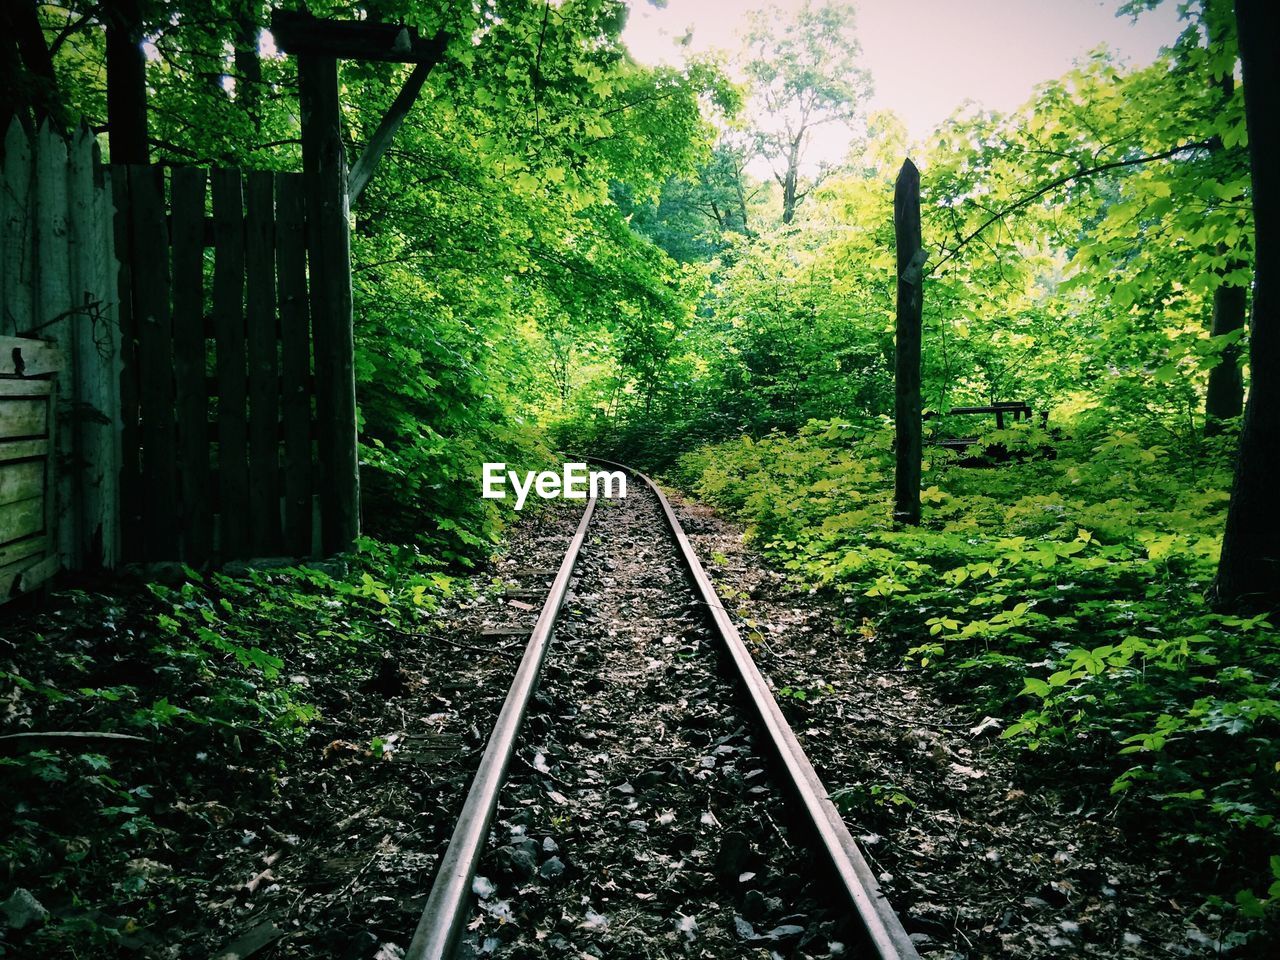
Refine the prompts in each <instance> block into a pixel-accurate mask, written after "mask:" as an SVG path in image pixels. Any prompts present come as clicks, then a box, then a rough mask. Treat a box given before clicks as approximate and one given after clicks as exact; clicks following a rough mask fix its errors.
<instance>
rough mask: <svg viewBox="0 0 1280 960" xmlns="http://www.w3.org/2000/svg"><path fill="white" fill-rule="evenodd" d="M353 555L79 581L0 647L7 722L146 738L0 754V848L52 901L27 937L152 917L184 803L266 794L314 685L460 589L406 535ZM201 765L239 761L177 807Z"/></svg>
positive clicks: (112, 937) (86, 931)
mask: <svg viewBox="0 0 1280 960" xmlns="http://www.w3.org/2000/svg"><path fill="white" fill-rule="evenodd" d="M350 563H351V568H350V571H349V572H346V573H343V574H342V575H340V576H336V577H335V576H332V575H330V573H328V572H326V571H325V570H322V569H317V568H313V567H299V568H280V569H273V570H261V571H252V572H249V573H247V574H245V575H244V576H241V577H232V576H227V575H225V574H213V575H211V576H208V577H200V576H199V575H197V574H196V573H195V572H194V571H190V570H188V571H186V576H185V578H184V579H183V580H182V582H180V583H176V584H168V585H165V584H158V583H152V584H148V585H147V586H146V589H145V590H140V591H138V592H137V593H136V594H135V595H134V596H133V597H132V598H131V599H130V600H129V601H127V603H121V602H120V601H113V600H112V599H111V598H108V597H105V596H101V595H97V594H87V593H74V594H71V595H69V596H67V597H66V598H65V601H64V602H63V604H62V605H61V606H60V607H59V609H58V610H57V611H56V613H54V614H51V616H50V618H49V621H48V622H49V623H50V624H51V625H52V628H53V629H56V631H57V634H56V636H54V635H51V636H33V635H30V634H24V635H21V636H13V637H12V641H13V642H12V643H11V644H8V643H7V644H3V645H2V646H0V692H2V693H3V696H4V697H5V702H6V706H7V709H8V712H9V715H10V717H11V718H13V719H21V720H23V721H24V722H25V723H27V724H30V725H32V726H34V727H35V728H37V729H44V730H59V729H61V730H93V731H101V732H107V733H128V734H133V735H140V736H143V737H145V738H146V739H147V740H148V741H149V743H148V744H147V745H146V746H145V747H112V749H111V751H110V755H106V754H104V753H99V752H95V751H92V750H86V751H85V752H83V753H79V754H77V753H74V752H63V751H59V752H54V751H53V750H50V749H36V750H30V751H27V752H24V753H19V754H16V755H13V756H5V757H0V798H2V799H0V861H3V862H4V863H6V864H7V870H8V876H9V878H10V882H11V884H12V885H13V886H25V887H28V888H30V889H33V890H37V891H39V892H40V894H39V895H40V899H41V900H42V902H44V903H45V904H46V905H48V906H49V907H50V908H51V909H52V908H54V907H59V908H60V909H59V910H58V916H57V919H55V920H54V921H51V922H50V923H49V924H48V925H46V926H45V927H44V928H43V929H41V930H40V931H39V932H38V933H37V934H35V936H34V939H31V938H28V939H27V940H25V941H24V949H28V950H31V951H32V952H33V955H44V954H43V953H41V951H42V950H43V951H47V953H48V955H53V954H55V953H61V952H72V951H75V950H80V951H81V952H82V953H83V952H85V951H88V952H89V953H92V954H93V955H97V954H98V953H99V952H100V949H105V946H104V945H106V944H109V943H112V944H114V943H117V942H118V938H119V937H120V935H121V934H122V933H127V932H128V929H126V928H129V929H132V928H136V927H137V926H143V925H146V923H147V922H148V919H149V918H150V917H151V916H152V913H153V911H154V910H155V909H156V904H155V901H154V899H153V898H152V896H151V891H150V888H151V886H152V884H153V883H154V882H155V878H154V876H153V875H152V873H151V871H150V870H149V869H147V868H146V864H147V863H149V862H152V861H164V862H169V861H171V852H170V850H169V848H168V842H169V841H168V838H169V837H171V836H172V834H173V831H174V830H190V829H191V820H190V819H189V818H190V817H192V816H197V815H215V816H223V815H226V816H231V815H232V812H231V811H232V810H233V809H239V808H240V807H241V806H242V805H243V804H244V803H245V801H246V793H247V792H248V793H253V794H255V795H257V794H261V793H265V794H267V795H269V794H270V791H271V790H272V784H273V782H274V779H275V776H276V775H277V774H279V773H280V772H282V771H284V770H285V769H286V763H287V761H288V759H289V757H290V755H291V754H292V753H293V752H294V751H296V750H297V749H298V748H299V747H300V746H301V745H302V744H303V742H304V738H305V737H306V735H307V733H308V730H309V728H310V726H311V725H312V724H313V723H314V722H315V721H316V719H317V718H318V717H319V716H320V712H321V709H322V698H323V696H324V694H325V691H327V690H332V689H335V688H342V687H344V686H345V687H346V688H347V689H350V688H352V687H356V686H358V685H359V684H360V683H362V682H364V681H365V680H366V679H367V678H368V677H369V676H370V674H372V673H373V671H374V666H375V662H376V660H377V658H378V657H379V656H380V655H381V652H382V650H383V649H385V648H386V645H387V641H386V636H387V634H388V632H391V631H412V630H414V629H421V628H422V626H423V625H424V624H425V623H428V622H429V621H430V617H431V616H432V614H433V613H435V611H436V610H437V609H438V608H439V604H440V603H441V601H442V600H444V599H445V598H447V597H449V596H450V595H451V594H452V593H453V592H454V591H455V590H456V589H457V588H458V587H457V584H456V583H455V581H454V580H453V579H451V578H450V577H449V576H447V575H445V574H444V573H443V572H442V571H441V565H440V564H439V563H438V562H435V561H431V560H429V559H428V558H426V557H424V556H422V555H420V554H418V553H417V552H416V551H415V550H413V549H412V548H393V547H389V546H387V545H385V544H381V543H378V542H376V541H372V540H365V541H362V542H361V543H360V545H359V549H358V551H357V552H356V553H354V554H352V555H351V556H350ZM67 638H76V639H74V640H73V641H70V640H68V639H67ZM6 639H9V637H6ZM211 763H218V764H228V763H229V764H233V765H235V767H236V770H235V773H234V776H232V777H231V778H230V780H229V781H228V782H227V786H226V789H227V791H228V792H227V793H226V794H223V793H222V792H220V790H219V789H218V788H216V787H215V788H212V789H211V788H210V787H209V786H208V784H207V783H206V784H205V786H204V787H203V788H202V790H201V792H200V798H201V802H200V804H198V805H197V806H198V807H199V808H200V810H204V811H206V813H205V814H200V813H199V812H198V811H196V810H195V809H194V808H190V807H186V804H187V801H189V800H190V798H191V796H192V793H191V792H190V791H191V788H192V783H193V779H194V778H197V777H200V776H201V774H202V770H204V769H206V768H207V765H208V764H211ZM214 779H215V780H217V779H218V778H216V777H215V778H214ZM184 808H185V809H184ZM209 811H212V813H209ZM217 811H222V812H221V813H218V812H217ZM78 905H97V906H98V907H105V911H103V910H97V911H86V910H83V909H80V908H79V906H78ZM62 907H65V909H62ZM129 921H132V927H130V926H129Z"/></svg>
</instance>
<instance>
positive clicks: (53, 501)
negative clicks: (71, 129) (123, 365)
mask: <svg viewBox="0 0 1280 960" xmlns="http://www.w3.org/2000/svg"><path fill="white" fill-rule="evenodd" d="M0 180H2V182H0V295H2V297H3V313H0V337H3V338H6V339H5V340H4V347H3V356H2V357H0V377H3V378H4V384H3V389H4V390H5V391H6V392H7V394H8V396H9V397H10V398H11V400H12V398H15V397H23V398H26V400H27V401H29V402H30V401H32V400H33V398H34V396H35V395H34V394H32V393H31V391H38V392H39V395H40V396H41V397H43V398H44V399H43V400H41V401H40V404H39V405H40V406H47V407H48V412H49V414H50V417H49V419H48V420H47V422H46V423H45V424H44V427H43V428H42V431H44V432H40V433H39V434H38V435H37V434H32V435H29V436H27V437H26V439H23V440H21V443H23V444H26V445H27V446H28V448H29V449H31V450H35V447H34V446H32V444H34V443H36V441H37V440H39V442H40V443H43V444H44V445H45V448H46V450H47V452H46V453H43V454H33V455H35V456H37V457H40V458H44V457H47V459H44V460H43V463H44V467H43V472H44V476H45V483H46V491H45V493H44V494H42V495H43V496H45V497H46V498H47V499H46V505H47V507H48V509H49V511H50V513H51V514H52V516H56V517H57V520H58V522H57V524H56V530H55V525H54V524H52V523H49V524H47V525H46V526H45V528H44V532H43V535H44V536H47V537H49V538H50V546H49V549H50V552H51V553H56V554H57V555H58V556H60V557H61V561H62V565H63V566H65V567H68V568H71V569H80V568H84V567H90V568H92V567H102V566H112V565H113V564H115V563H116V562H117V560H118V559H119V551H118V549H117V543H118V536H117V533H118V525H117V520H118V512H117V510H116V477H117V474H118V472H119V447H118V438H119V426H120V409H119V396H118V377H119V336H118V328H117V324H116V320H117V316H116V284H115V262H114V259H113V244H112V233H111V187H110V180H109V176H108V174H107V172H106V171H105V170H104V169H103V168H102V166H101V165H100V164H99V162H98V146H97V143H96V141H95V139H94V137H93V135H92V134H91V133H90V132H89V131H88V129H86V128H83V127H82V128H81V129H80V130H79V131H77V132H76V133H75V134H74V135H73V136H72V138H71V139H70V141H69V142H68V141H66V140H64V139H63V138H62V137H61V136H59V135H58V134H57V133H56V132H55V131H54V130H53V129H52V128H51V127H49V126H48V125H45V126H42V127H41V128H40V130H39V131H37V133H36V135H35V136H34V137H31V136H28V134H27V132H26V130H25V129H24V128H23V127H22V125H21V124H20V123H19V122H18V121H17V120H14V121H13V122H12V123H11V124H10V126H9V129H8V130H7V131H6V132H5V138H4V160H3V176H2V178H0ZM8 338H21V339H20V340H10V339H8ZM45 341H49V342H51V343H52V344H53V345H54V346H56V350H54V349H53V348H52V347H51V346H50V343H49V342H45ZM55 358H56V359H55ZM55 371H56V373H57V374H58V375H57V377H56V378H54V377H53V376H52V375H53V374H54V373H55ZM15 391H16V392H15ZM28 409H34V407H28ZM10 439H11V440H15V441H16V438H15V437H12V436H11V437H10ZM22 459H23V460H24V462H26V466H25V467H24V468H23V470H24V471H25V475H26V476H28V478H29V477H30V476H34V473H35V468H34V467H32V466H31V464H32V462H33V461H31V460H28V459H26V458H22ZM8 470H9V473H10V476H13V475H15V473H16V468H15V467H14V466H13V464H12V461H10V466H9V468H8ZM10 509H13V508H10ZM3 536H4V535H3V533H0V539H3ZM31 579H32V577H31V575H30V574H29V575H28V577H27V580H28V581H30V580H31ZM2 595H4V592H3V589H2V587H0V596H2Z"/></svg>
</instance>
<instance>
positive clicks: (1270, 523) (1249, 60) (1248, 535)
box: [1215, 0, 1280, 607]
mask: <svg viewBox="0 0 1280 960" xmlns="http://www.w3.org/2000/svg"><path fill="white" fill-rule="evenodd" d="M1269 7H1270V4H1269V3H1268V2H1267V0H1236V27H1237V36H1238V37H1239V43H1240V66H1241V73H1242V76H1243V80H1244V110H1245V122H1246V124H1247V125H1248V129H1249V160H1250V168H1251V170H1252V174H1253V224H1254V286H1253V320H1252V336H1251V337H1250V342H1249V360H1250V373H1251V383H1250V389H1249V399H1248V401H1247V403H1246V404H1245V409H1244V423H1243V426H1242V427H1241V431H1240V448H1239V454H1238V456H1237V459H1236V474H1235V483H1234V485H1233V486H1232V490H1231V505H1230V507H1228V509H1227V523H1226V530H1225V531H1224V533H1223V538H1222V558H1221V560H1220V561H1219V564H1218V578H1217V582H1216V584H1215V592H1216V593H1217V597H1218V599H1219V600H1220V601H1222V602H1224V603H1229V604H1235V603H1239V604H1243V605H1246V606H1256V607H1264V606H1265V607H1273V606H1275V605H1276V604H1277V603H1280V500H1278V499H1277V498H1276V495H1275V491H1274V489H1273V488H1272V484H1273V483H1274V482H1275V477H1276V474H1277V471H1278V470H1280V316H1277V312H1280V176H1278V175H1277V169H1276V165H1277V163H1280V61H1277V60H1276V58H1275V56H1274V55H1273V53H1274V51H1272V50H1271V44H1270V42H1269V41H1270V32H1269V30H1268V25H1269V24H1270V22H1271V21H1270V12H1271V11H1270V10H1269Z"/></svg>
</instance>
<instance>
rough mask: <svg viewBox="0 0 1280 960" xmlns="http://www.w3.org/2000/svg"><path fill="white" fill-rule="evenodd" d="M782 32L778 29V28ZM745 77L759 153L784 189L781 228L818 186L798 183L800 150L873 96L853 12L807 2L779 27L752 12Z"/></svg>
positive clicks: (775, 15)
mask: <svg viewBox="0 0 1280 960" xmlns="http://www.w3.org/2000/svg"><path fill="white" fill-rule="evenodd" d="M780 23H783V24H784V25H783V26H782V27H781V28H779V24H780ZM747 54H748V56H749V57H750V59H749V60H748V61H747V64H746V72H747V76H748V77H749V78H750V80H751V82H752V84H753V86H754V91H753V98H754V100H755V104H754V109H753V111H752V112H753V113H754V114H755V116H756V118H757V119H756V123H757V126H756V130H755V135H756V149H757V152H758V153H759V154H760V155H761V156H762V157H764V158H765V159H766V160H768V162H769V164H770V166H771V167H772V168H773V175H774V178H775V179H776V180H777V181H778V184H779V186H780V187H781V188H782V222H783V223H784V224H789V223H791V221H792V220H793V219H794V218H795V215H796V206H797V204H799V203H800V201H801V200H803V199H804V198H805V196H806V195H807V194H808V193H809V192H810V191H811V190H812V189H813V187H814V186H815V185H816V182H817V181H820V180H821V179H822V176H823V172H822V171H820V172H819V173H818V174H817V175H816V176H815V177H813V178H812V179H811V180H810V182H808V183H807V184H804V183H802V168H803V164H804V154H805V148H806V147H807V146H808V144H809V140H810V137H811V135H812V133H813V131H814V130H815V129H817V128H818V127H822V126H827V125H830V124H837V123H838V124H849V123H850V122H851V121H853V119H854V118H855V117H856V116H857V113H858V106H859V104H860V103H861V102H862V101H863V100H864V99H866V98H867V97H868V96H869V95H870V93H871V75H870V74H869V73H868V72H867V71H866V70H865V69H863V68H862V67H861V66H860V54H861V47H860V46H859V44H858V41H857V38H856V37H855V36H854V10H853V7H852V6H849V5H848V4H837V3H833V2H830V0H826V2H823V3H821V5H818V6H815V5H814V4H813V3H812V2H811V0H805V3H804V5H803V6H802V7H801V8H800V9H799V10H798V11H796V14H795V16H794V17H793V18H792V19H790V20H785V21H784V15H783V14H782V13H781V11H779V10H777V9H774V10H769V11H764V12H760V13H756V14H754V15H753V17H752V20H751V27H750V30H749V32H748V34H747Z"/></svg>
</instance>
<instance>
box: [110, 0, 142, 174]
mask: <svg viewBox="0 0 1280 960" xmlns="http://www.w3.org/2000/svg"><path fill="white" fill-rule="evenodd" d="M104 10H105V20H106V24H107V137H108V140H107V142H108V143H109V144H110V146H111V162H112V163H119V164H125V163H149V162H150V153H151V144H150V141H149V139H148V133H147V56H146V54H145V53H143V51H142V30H143V27H142V10H141V7H140V5H139V3H138V0H109V2H108V3H107V4H105V6H104Z"/></svg>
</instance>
